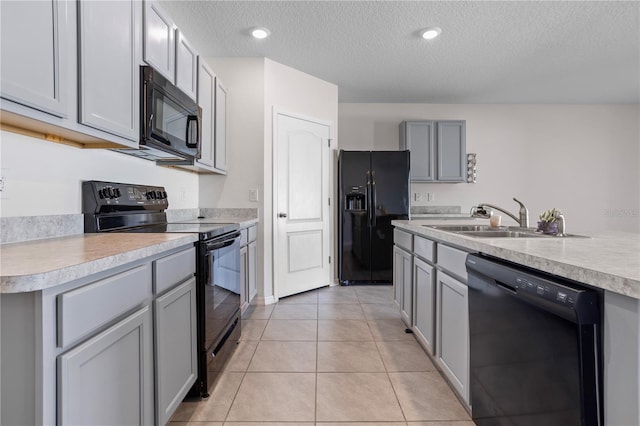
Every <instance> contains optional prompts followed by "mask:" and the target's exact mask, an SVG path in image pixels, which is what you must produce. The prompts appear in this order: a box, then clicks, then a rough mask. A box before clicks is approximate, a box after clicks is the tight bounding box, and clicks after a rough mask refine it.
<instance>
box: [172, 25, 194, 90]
mask: <svg viewBox="0 0 640 426" xmlns="http://www.w3.org/2000/svg"><path fill="white" fill-rule="evenodd" d="M176 86H178V88H179V89H180V90H182V91H183V92H184V93H186V94H187V96H189V97H190V98H191V99H193V100H194V101H195V100H196V95H197V91H198V53H197V52H196V50H195V49H194V48H193V46H191V44H190V43H189V42H188V41H187V39H186V38H185V37H184V35H183V34H182V32H181V31H180V30H176Z"/></svg>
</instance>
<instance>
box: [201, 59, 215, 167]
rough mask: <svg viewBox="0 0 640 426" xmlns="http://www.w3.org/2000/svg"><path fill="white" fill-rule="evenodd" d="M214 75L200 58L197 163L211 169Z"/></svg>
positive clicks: (212, 164)
mask: <svg viewBox="0 0 640 426" xmlns="http://www.w3.org/2000/svg"><path fill="white" fill-rule="evenodd" d="M215 102H216V75H215V74H214V72H213V70H211V68H210V67H209V65H207V64H206V63H205V62H204V61H203V60H202V58H200V60H199V64H198V105H199V106H200V108H202V133H201V134H200V135H201V145H200V158H199V159H198V160H197V164H200V165H203V166H205V167H206V168H209V169H213V167H214V154H215V145H214V142H215V135H216V116H215V112H216V104H215Z"/></svg>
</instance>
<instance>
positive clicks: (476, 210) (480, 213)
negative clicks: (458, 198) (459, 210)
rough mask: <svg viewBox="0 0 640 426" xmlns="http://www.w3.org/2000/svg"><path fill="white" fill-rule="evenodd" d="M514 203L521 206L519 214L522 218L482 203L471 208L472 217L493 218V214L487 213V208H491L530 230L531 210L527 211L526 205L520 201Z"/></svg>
mask: <svg viewBox="0 0 640 426" xmlns="http://www.w3.org/2000/svg"><path fill="white" fill-rule="evenodd" d="M513 201H515V202H516V203H518V204H520V211H519V212H518V213H519V216H520V217H519V218H518V217H516V216H515V215H514V214H511V213H509V212H508V211H506V210H505V209H503V208H501V207H498V206H494V205H493V204H489V203H480V204H478V205H477V206H473V207H471V216H472V217H482V218H485V219H488V218H489V217H491V213H489V212H487V208H489V209H492V210H498V211H501V212H502V213H504V214H506V215H507V216H509V217H511V218H512V219H513V220H515V221H516V222H518V224H519V225H520V227H521V228H528V227H529V210H527V208H526V207H525V205H524V204H522V203H521V202H520V201H518V200H517V199H516V198H514V199H513Z"/></svg>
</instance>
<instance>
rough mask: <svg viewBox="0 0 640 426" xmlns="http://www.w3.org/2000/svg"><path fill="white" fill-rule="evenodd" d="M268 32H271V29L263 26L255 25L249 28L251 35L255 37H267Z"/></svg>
mask: <svg viewBox="0 0 640 426" xmlns="http://www.w3.org/2000/svg"><path fill="white" fill-rule="evenodd" d="M269 34H271V31H269V30H268V29H266V28H264V27H256V28H254V29H252V30H251V35H252V36H254V37H255V38H257V39H263V38H267V37H269Z"/></svg>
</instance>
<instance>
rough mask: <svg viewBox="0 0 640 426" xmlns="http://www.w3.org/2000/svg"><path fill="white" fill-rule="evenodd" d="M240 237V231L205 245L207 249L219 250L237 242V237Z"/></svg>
mask: <svg viewBox="0 0 640 426" xmlns="http://www.w3.org/2000/svg"><path fill="white" fill-rule="evenodd" d="M238 237H240V232H235V233H233V234H231V235H228V236H225V237H224V240H222V241H212V242H210V243H206V244H205V247H206V249H207V251H213V250H218V249H221V248H224V247H228V246H230V245H232V244H233V243H235V242H236V239H237V238H238Z"/></svg>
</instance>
